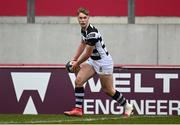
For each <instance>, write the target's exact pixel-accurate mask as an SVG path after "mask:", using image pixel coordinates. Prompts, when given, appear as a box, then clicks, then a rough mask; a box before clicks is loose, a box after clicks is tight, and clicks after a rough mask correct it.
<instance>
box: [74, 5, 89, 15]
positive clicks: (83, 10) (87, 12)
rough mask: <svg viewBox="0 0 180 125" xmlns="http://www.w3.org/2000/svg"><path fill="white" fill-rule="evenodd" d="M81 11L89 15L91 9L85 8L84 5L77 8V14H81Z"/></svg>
mask: <svg viewBox="0 0 180 125" xmlns="http://www.w3.org/2000/svg"><path fill="white" fill-rule="evenodd" d="M80 13H83V14H85V15H87V16H88V15H89V10H88V9H86V8H84V7H80V8H79V9H78V10H77V15H79V14H80Z"/></svg>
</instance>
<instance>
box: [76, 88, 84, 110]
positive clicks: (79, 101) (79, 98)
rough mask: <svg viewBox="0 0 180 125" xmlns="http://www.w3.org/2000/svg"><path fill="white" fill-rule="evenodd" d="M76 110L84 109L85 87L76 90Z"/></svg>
mask: <svg viewBox="0 0 180 125" xmlns="http://www.w3.org/2000/svg"><path fill="white" fill-rule="evenodd" d="M75 98H76V105H75V107H76V108H82V106H83V101H84V87H76V88H75Z"/></svg>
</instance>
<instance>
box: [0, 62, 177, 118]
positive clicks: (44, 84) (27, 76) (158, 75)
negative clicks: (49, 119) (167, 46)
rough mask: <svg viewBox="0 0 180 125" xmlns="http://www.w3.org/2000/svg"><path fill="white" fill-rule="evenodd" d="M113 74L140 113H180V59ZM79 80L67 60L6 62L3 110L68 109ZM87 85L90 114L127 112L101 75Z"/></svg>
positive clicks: (0, 93) (0, 81)
mask: <svg viewBox="0 0 180 125" xmlns="http://www.w3.org/2000/svg"><path fill="white" fill-rule="evenodd" d="M113 76H114V86H115V88H116V89H117V90H119V91H121V92H123V94H124V96H125V97H126V98H127V99H128V101H129V102H130V103H132V104H133V105H134V107H135V110H136V113H137V114H138V115H180V91H179V90H180V84H179V82H180V78H179V77H180V65H160V66H156V65H115V66H114V73H113ZM74 80H75V75H74V74H73V73H68V72H67V71H66V69H65V66H64V65H58V64H56V65H54V64H49V65H46V64H40V65H38V64H10V65H7V64H4V65H3V64H1V65H0V86H1V87H0V99H1V101H0V114H63V112H64V111H65V110H69V109H71V108H72V107H73V106H74V94H73V91H74ZM84 87H85V90H86V91H85V100H84V113H85V114H122V113H123V107H121V106H119V105H118V104H117V103H116V102H115V101H113V100H111V98H109V97H108V96H107V95H105V93H104V92H103V91H102V90H101V84H100V81H99V79H98V76H97V75H95V76H94V77H93V78H91V79H89V80H88V82H87V83H86V84H85V86H84Z"/></svg>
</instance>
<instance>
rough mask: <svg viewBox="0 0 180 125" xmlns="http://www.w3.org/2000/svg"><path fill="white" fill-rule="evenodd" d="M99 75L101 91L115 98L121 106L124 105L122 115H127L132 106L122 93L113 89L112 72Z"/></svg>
mask: <svg viewBox="0 0 180 125" xmlns="http://www.w3.org/2000/svg"><path fill="white" fill-rule="evenodd" d="M99 77H100V81H101V85H102V89H103V91H104V92H105V93H106V94H107V95H109V96H110V97H112V98H113V99H114V100H116V101H117V102H118V103H119V104H120V105H121V106H124V109H125V112H124V116H125V117H129V116H130V115H131V114H132V112H133V106H132V105H131V104H129V103H128V102H127V101H126V99H125V97H124V96H123V95H122V93H120V92H119V91H117V90H115V89H114V86H113V76H112V74H108V75H99Z"/></svg>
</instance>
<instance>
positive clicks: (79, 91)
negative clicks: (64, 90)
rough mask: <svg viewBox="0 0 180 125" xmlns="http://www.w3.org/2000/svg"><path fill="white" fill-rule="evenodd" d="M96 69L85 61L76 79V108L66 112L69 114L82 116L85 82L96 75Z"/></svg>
mask: <svg viewBox="0 0 180 125" xmlns="http://www.w3.org/2000/svg"><path fill="white" fill-rule="evenodd" d="M94 73H95V71H94V69H93V67H92V66H91V65H89V64H88V63H83V64H82V65H81V69H80V71H79V72H78V74H77V77H76V80H75V108H74V109H73V110H72V111H67V112H64V114H65V115H69V116H82V115H83V111H82V107H83V101H84V87H83V85H84V83H85V82H86V81H87V80H88V79H89V78H90V77H92V76H93V75H94Z"/></svg>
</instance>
